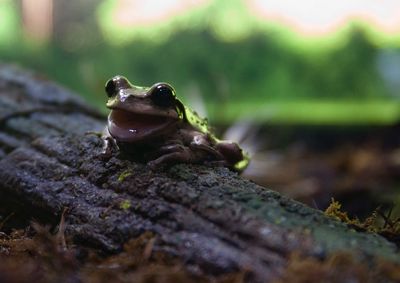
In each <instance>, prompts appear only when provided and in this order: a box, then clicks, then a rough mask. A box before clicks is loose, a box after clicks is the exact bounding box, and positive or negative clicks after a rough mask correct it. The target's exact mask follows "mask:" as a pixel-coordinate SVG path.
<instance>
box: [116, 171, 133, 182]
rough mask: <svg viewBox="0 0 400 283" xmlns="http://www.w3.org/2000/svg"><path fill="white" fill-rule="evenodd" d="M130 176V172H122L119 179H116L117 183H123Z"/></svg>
mask: <svg viewBox="0 0 400 283" xmlns="http://www.w3.org/2000/svg"><path fill="white" fill-rule="evenodd" d="M130 175H132V172H130V171H128V170H126V171H124V172H122V173H121V175H119V177H118V182H123V181H124V180H125V179H126V177H128V176H130Z"/></svg>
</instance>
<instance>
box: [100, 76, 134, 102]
mask: <svg viewBox="0 0 400 283" xmlns="http://www.w3.org/2000/svg"><path fill="white" fill-rule="evenodd" d="M130 87H131V84H130V83H129V81H128V80H127V79H126V78H125V77H123V76H115V77H113V78H112V79H110V80H108V82H107V83H106V87H105V88H106V93H107V95H108V97H112V96H113V95H115V94H116V93H117V92H118V91H119V90H120V89H123V88H130Z"/></svg>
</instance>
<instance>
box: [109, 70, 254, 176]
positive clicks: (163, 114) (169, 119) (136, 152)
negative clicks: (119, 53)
mask: <svg viewBox="0 0 400 283" xmlns="http://www.w3.org/2000/svg"><path fill="white" fill-rule="evenodd" d="M106 92H107V95H108V97H109V99H108V102H107V107H108V108H109V109H110V110H111V111H110V114H109V116H108V125H107V127H106V128H105V130H104V133H103V139H104V153H109V152H110V151H111V150H112V149H113V148H117V149H120V150H122V151H126V152H128V153H132V155H133V156H140V159H143V160H145V161H146V162H148V165H149V166H150V167H152V168H156V167H158V166H160V165H163V164H175V163H208V164H217V165H222V166H226V167H229V168H230V169H232V170H235V171H238V172H241V171H243V170H244V169H245V168H246V167H247V165H248V163H249V157H248V155H247V154H245V153H244V152H243V150H242V149H241V148H240V147H239V145H238V144H237V143H234V142H230V141H223V140H219V139H217V138H216V137H215V135H214V134H213V133H212V132H211V131H210V129H209V127H208V125H207V121H206V120H205V119H203V118H201V117H200V116H199V115H198V114H197V113H196V112H195V111H193V110H191V109H190V108H188V107H186V106H185V105H184V104H183V103H182V102H181V101H180V100H179V99H178V98H177V97H176V95H175V91H174V89H173V88H172V87H171V86H170V85H168V84H166V83H157V84H154V85H153V86H151V87H138V86H134V85H132V84H131V83H130V82H129V81H128V80H127V79H126V78H124V77H122V76H115V77H113V78H112V79H110V80H109V81H108V82H107V84H106Z"/></svg>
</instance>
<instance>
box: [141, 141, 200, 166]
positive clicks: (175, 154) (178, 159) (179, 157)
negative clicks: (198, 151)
mask: <svg viewBox="0 0 400 283" xmlns="http://www.w3.org/2000/svg"><path fill="white" fill-rule="evenodd" d="M160 150H162V151H164V152H166V151H169V153H167V154H164V155H162V156H160V157H158V158H157V159H155V160H152V161H149V162H148V163H147V165H148V166H149V167H150V168H151V169H152V170H155V169H157V168H159V167H161V166H162V165H164V164H173V163H190V162H191V161H192V160H193V154H192V151H191V150H190V149H189V148H187V147H184V146H182V145H171V146H165V147H162V148H161V149H160Z"/></svg>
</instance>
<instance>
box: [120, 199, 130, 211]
mask: <svg viewBox="0 0 400 283" xmlns="http://www.w3.org/2000/svg"><path fill="white" fill-rule="evenodd" d="M131 205H132V204H131V201H130V200H127V199H126V200H123V201H121V203H120V204H119V208H121V209H123V210H128V209H129V208H131Z"/></svg>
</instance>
